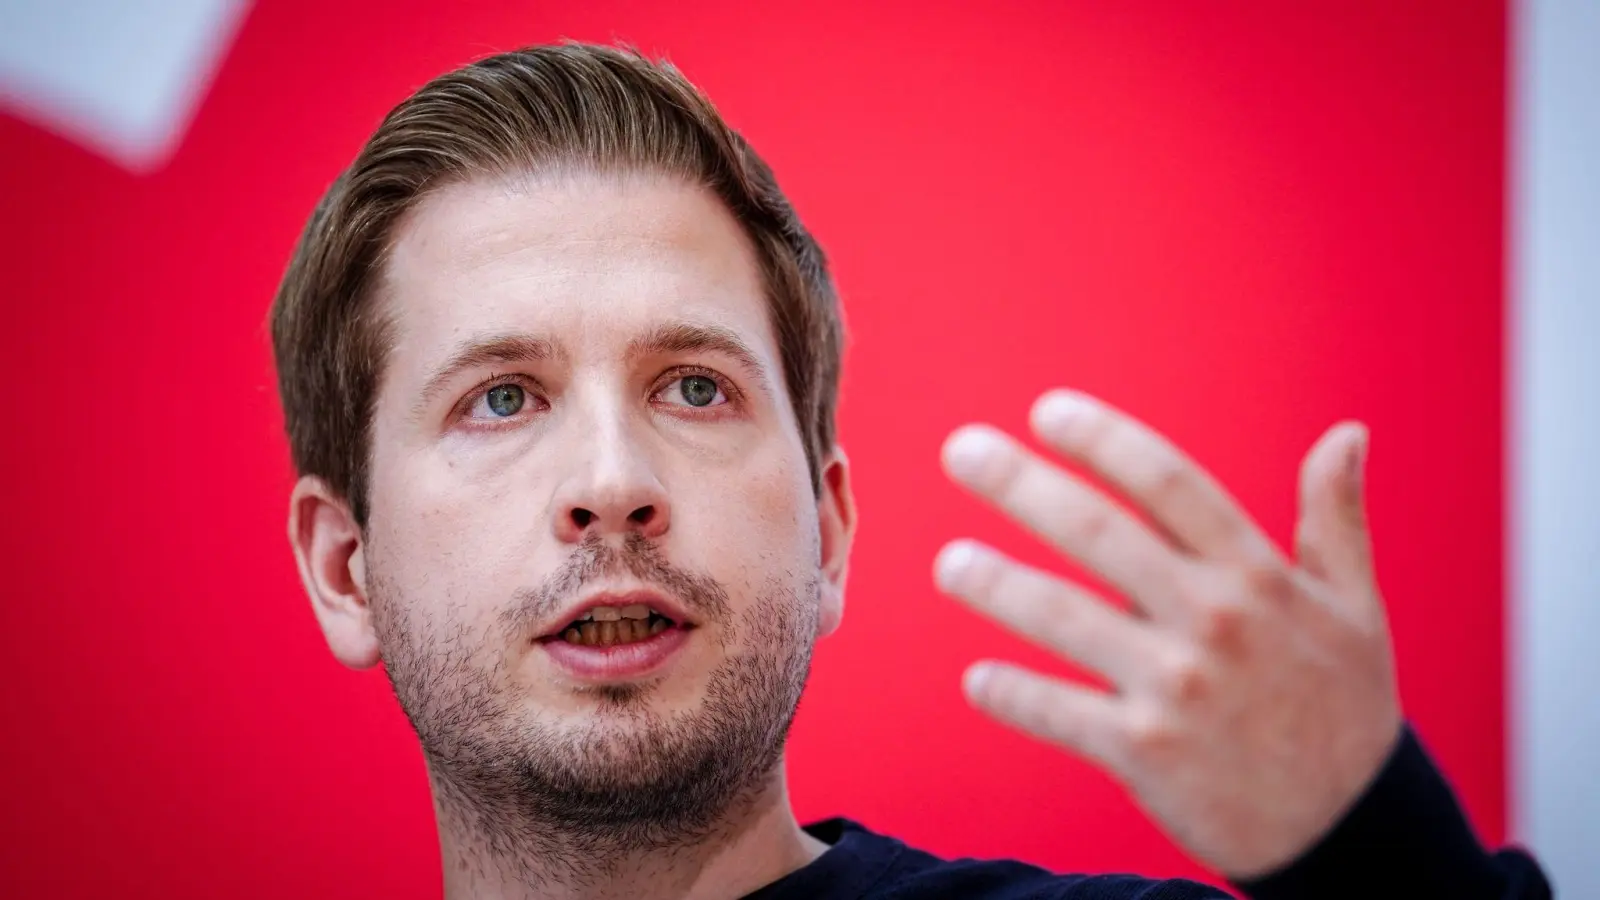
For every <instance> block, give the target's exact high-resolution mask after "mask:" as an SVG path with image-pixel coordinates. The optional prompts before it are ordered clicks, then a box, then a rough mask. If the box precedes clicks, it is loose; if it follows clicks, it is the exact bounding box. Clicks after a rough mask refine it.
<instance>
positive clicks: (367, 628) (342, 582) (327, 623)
mask: <svg viewBox="0 0 1600 900" xmlns="http://www.w3.org/2000/svg"><path fill="white" fill-rule="evenodd" d="M289 543H290V546H291V547H293V549H294V558H295V564H296V565H297V566H298V567H299V570H300V580H301V582H302V583H303V584H304V585H305V589H306V594H307V595H309V596H310V598H311V608H312V611H313V612H315V613H316V616H317V622H318V624H320V625H321V626H322V634H323V637H324V638H326V639H327V641H328V649H329V650H332V651H333V655H334V657H335V658H337V659H338V660H339V661H340V662H342V663H344V664H345V665H347V666H349V667H351V668H352V669H365V668H369V667H371V666H374V665H377V663H378V661H379V659H380V656H381V654H380V652H379V646H378V637H377V632H376V630H375V629H374V627H373V621H372V610H371V606H370V604H369V603H368V602H367V572H366V556H365V553H364V548H363V544H362V539H361V528H360V526H359V525H357V524H356V521H355V517H354V516H352V515H351V514H350V507H349V504H347V503H346V502H345V501H344V500H343V498H341V497H339V496H337V495H335V494H334V493H333V492H332V491H331V490H329V488H328V486H327V484H326V483H325V482H324V481H323V480H322V479H320V478H315V477H312V476H306V477H303V478H301V479H300V480H299V482H297V483H296V484H295V486H294V491H293V492H292V493H291V495H290V499H289Z"/></svg>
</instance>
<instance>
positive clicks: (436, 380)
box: [412, 334, 566, 419]
mask: <svg viewBox="0 0 1600 900" xmlns="http://www.w3.org/2000/svg"><path fill="white" fill-rule="evenodd" d="M565 356H566V354H565V352H564V351H562V349H561V348H560V347H558V346H556V345H555V344H553V343H551V342H550V341H547V340H545V339H544V338H536V337H530V336H529V335H525V334H492V335H487V336H484V337H477V338H472V339H470V340H466V341H463V342H462V343H461V344H460V345H458V346H457V347H456V349H455V350H453V351H452V352H451V353H450V356H449V357H447V358H446V359H445V361H444V363H443V364H441V365H440V366H439V368H438V369H436V370H435V371H434V373H433V374H432V375H430V376H428V381H427V383H426V384H424V385H423V386H422V393H420V394H419V395H417V402H416V405H415V406H414V407H412V416H413V418H417V419H420V418H422V417H423V415H424V414H425V413H426V411H427V408H428V407H429V406H430V405H431V404H432V403H433V401H434V400H435V399H437V398H438V396H439V394H441V393H443V391H444V390H445V388H446V387H448V386H449V384H450V382H451V380H453V379H454V378H455V377H456V376H457V375H460V374H461V373H462V372H465V371H468V370H470V369H476V368H480V367H482V366H488V365H494V364H497V363H498V364H506V363H511V364H516V363H530V362H543V361H545V360H551V359H561V358H565Z"/></svg>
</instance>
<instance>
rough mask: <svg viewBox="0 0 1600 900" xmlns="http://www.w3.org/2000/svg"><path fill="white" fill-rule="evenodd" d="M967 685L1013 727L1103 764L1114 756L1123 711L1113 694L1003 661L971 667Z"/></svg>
mask: <svg viewBox="0 0 1600 900" xmlns="http://www.w3.org/2000/svg"><path fill="white" fill-rule="evenodd" d="M962 688H963V690H964V691H965V692H966V695H967V699H968V700H969V701H971V703H972V705H973V706H976V707H977V708H978V709H980V710H982V711H983V712H985V713H987V714H988V715H990V716H992V717H994V718H995V719H997V720H999V721H1001V722H1003V723H1005V724H1007V725H1010V726H1011V727H1013V728H1016V729H1019V730H1021V731H1025V732H1027V733H1028V734H1031V735H1033V736H1035V737H1038V738H1042V739H1044V740H1047V741H1050V742H1051V743H1054V744H1060V745H1061V746H1063V747H1066V748H1068V749H1071V750H1074V751H1076V752H1078V753H1081V754H1083V755H1084V756H1087V757H1089V758H1090V759H1092V760H1095V761H1096V762H1099V763H1101V764H1102V765H1109V764H1110V763H1111V761H1112V759H1113V758H1114V757H1113V752H1114V747H1113V743H1114V741H1113V737H1114V736H1115V735H1117V734H1119V733H1120V731H1121V729H1122V718H1123V714H1122V708H1121V706H1120V705H1119V703H1118V702H1117V700H1116V699H1115V698H1114V697H1112V696H1110V695H1109V694H1104V693H1101V692H1100V691H1096V690H1091V689H1090V688H1086V687H1083V686H1081V685H1075V684H1068V683H1067V682H1064V681H1059V680H1057V679H1054V678H1050V677H1047V676H1044V675H1040V674H1039V673H1037V672H1030V671H1028V670H1027V669H1023V668H1019V667H1017V666H1013V665H1009V664H1007V663H997V662H980V663H977V664H975V665H973V666H972V667H971V668H969V669H967V674H966V677H965V678H963V679H962Z"/></svg>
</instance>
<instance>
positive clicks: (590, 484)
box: [553, 429, 672, 544]
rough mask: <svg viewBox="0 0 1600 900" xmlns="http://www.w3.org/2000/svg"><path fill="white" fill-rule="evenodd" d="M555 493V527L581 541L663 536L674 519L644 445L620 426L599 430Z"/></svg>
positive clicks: (559, 534)
mask: <svg viewBox="0 0 1600 900" xmlns="http://www.w3.org/2000/svg"><path fill="white" fill-rule="evenodd" d="M578 453H580V454H582V458H581V461H580V462H579V463H578V464H577V465H576V466H574V467H573V468H572V470H571V471H570V473H569V475H568V477H567V479H566V481H565V483H564V484H562V486H561V488H560V489H559V491H558V493H557V496H556V503H555V509H554V513H555V521H554V523H553V524H554V528H555V533H556V537H557V538H559V539H560V540H562V541H564V542H567V543H572V544H578V543H582V542H583V540H584V539H585V538H587V537H590V536H591V535H598V536H600V537H611V536H618V535H627V534H630V533H636V534H639V535H640V536H642V537H646V538H652V539H653V538H659V537H661V536H662V535H664V534H666V532H667V528H668V527H669V526H670V525H671V523H672V510H671V508H670V506H669V504H668V502H667V492H666V489H665V488H664V487H663V486H662V484H661V480H660V479H659V478H657V477H656V473H655V469H654V467H653V466H652V465H651V463H650V460H649V458H648V456H647V454H646V453H644V452H643V450H642V448H640V447H638V446H636V445H635V443H634V442H633V441H631V440H629V439H628V437H627V436H626V435H625V434H623V433H622V432H621V430H620V429H604V430H601V429H597V430H596V432H595V433H593V437H592V438H591V440H590V441H589V442H587V444H586V445H585V446H584V447H583V448H582V449H581V450H579V451H578Z"/></svg>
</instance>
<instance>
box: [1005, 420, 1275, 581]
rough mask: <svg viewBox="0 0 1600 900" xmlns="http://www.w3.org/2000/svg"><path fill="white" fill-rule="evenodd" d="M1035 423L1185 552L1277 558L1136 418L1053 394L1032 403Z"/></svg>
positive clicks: (1235, 510) (1233, 508)
mask: <svg viewBox="0 0 1600 900" xmlns="http://www.w3.org/2000/svg"><path fill="white" fill-rule="evenodd" d="M1031 419H1032V424H1033V429H1034V432H1035V433H1036V434H1037V435H1038V436H1039V439H1040V440H1042V441H1044V442H1045V444H1047V445H1048V446H1049V447H1050V448H1051V449H1053V450H1056V451H1057V452H1059V453H1061V454H1062V455H1064V456H1066V457H1067V458H1069V459H1072V460H1075V461H1077V462H1080V463H1082V464H1083V465H1084V466H1086V467H1087V468H1088V469H1089V470H1090V471H1092V472H1093V473H1094V474H1095V475H1096V476H1098V477H1099V478H1101V479H1104V480H1105V482H1106V483H1107V484H1108V485H1110V486H1111V487H1112V488H1113V489H1115V490H1116V491H1117V492H1119V493H1121V494H1123V495H1124V496H1126V497H1127V498H1128V499H1129V500H1130V501H1131V502H1132V503H1133V504H1134V505H1135V506H1136V507H1138V508H1139V509H1140V510H1142V511H1143V512H1144V513H1145V514H1146V515H1148V516H1149V517H1150V519H1151V521H1153V522H1155V523H1156V525H1158V526H1159V527H1160V528H1161V529H1163V530H1164V531H1165V532H1166V533H1167V534H1168V535H1170V536H1171V537H1172V539H1173V540H1175V541H1176V542H1178V543H1179V544H1180V545H1182V546H1183V547H1184V548H1185V549H1187V550H1190V551H1193V552H1194V553H1196V554H1199V555H1202V556H1209V557H1213V558H1216V559H1219V560H1224V561H1228V562H1239V563H1255V564H1266V563H1268V562H1272V561H1274V560H1276V559H1277V558H1278V551H1277V549H1276V548H1275V547H1274V546H1273V544H1272V541H1271V540H1270V539H1269V538H1268V537H1267V536H1266V534H1264V533H1263V532H1262V531H1261V529H1260V527H1259V526H1257V525H1256V523H1255V521H1254V520H1252V519H1251V518H1250V516H1249V515H1248V514H1246V513H1245V511H1244V510H1243V509H1241V508H1240V506H1239V504H1238V503H1237V502H1236V501H1235V500H1234V499H1233V498H1232V497H1231V496H1229V494H1228V492H1227V491H1226V490H1224V489H1223V487H1222V485H1221V484H1219V483H1218V482H1217V480H1216V479H1215V478H1213V477H1212V476H1211V474H1210V473H1209V472H1207V471H1206V470H1205V469H1204V468H1202V467H1201V466H1200V465H1199V464H1198V463H1196V462H1195V461H1194V460H1193V459H1191V458H1189V456H1188V455H1187V454H1185V453H1184V452H1183V451H1181V450H1179V449H1178V448H1177V447H1176V446H1175V445H1174V444H1173V443H1172V442H1171V441H1168V440H1167V439H1166V438H1165V437H1162V436H1161V435H1160V434H1158V433H1156V431H1155V430H1154V429H1152V428H1150V427H1149V426H1147V425H1145V424H1143V423H1141V422H1139V421H1138V420H1137V419H1134V418H1133V417H1132V416H1129V415H1127V414H1126V413H1123V412H1121V411H1119V410H1117V409H1114V408H1112V407H1111V406H1108V405H1106V404H1105V403H1102V402H1100V401H1098V400H1095V399H1093V398H1091V397H1088V396H1086V395H1084V394H1081V393H1078V392H1075V391H1066V390H1056V391H1050V392H1049V393H1047V394H1045V395H1044V396H1043V397H1041V398H1040V399H1039V402H1037V403H1035V404H1034V407H1033V412H1032V415H1031Z"/></svg>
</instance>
